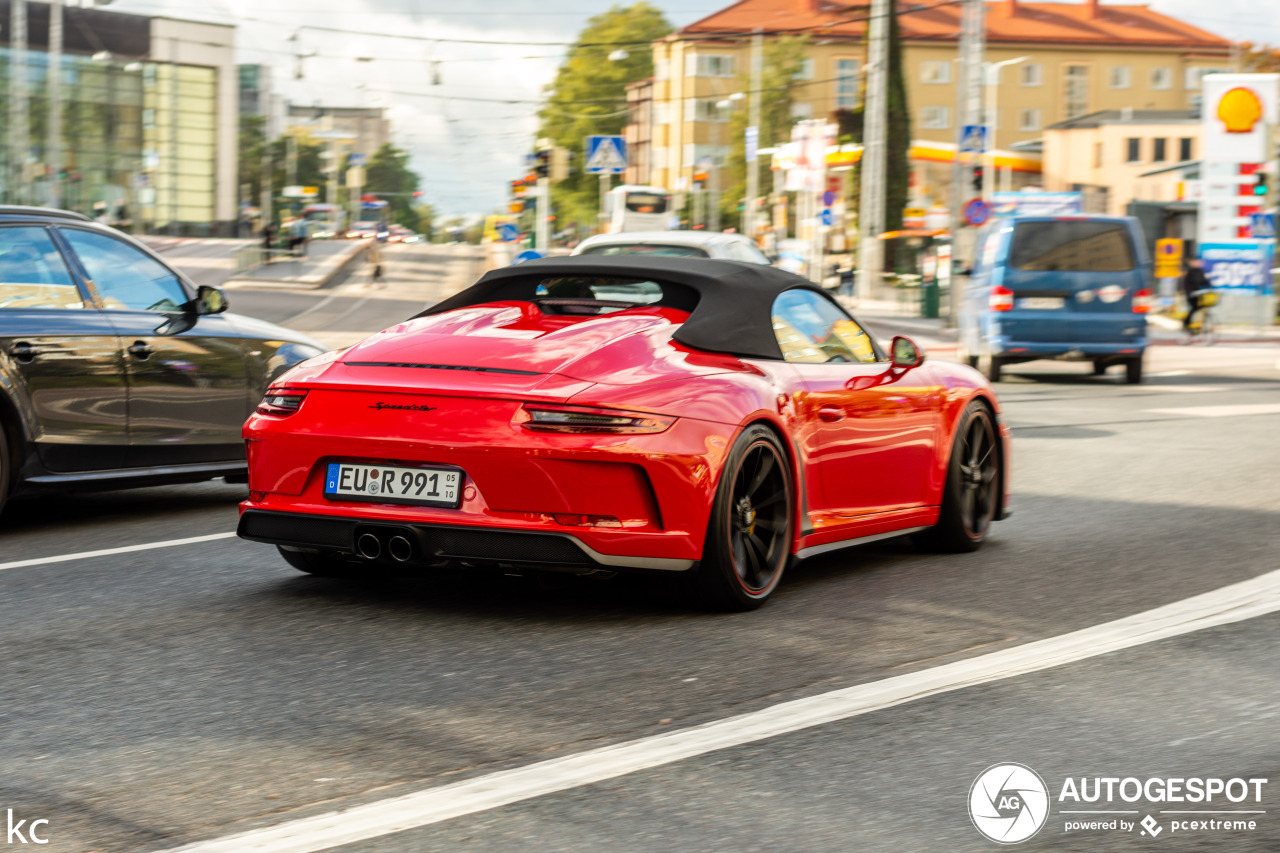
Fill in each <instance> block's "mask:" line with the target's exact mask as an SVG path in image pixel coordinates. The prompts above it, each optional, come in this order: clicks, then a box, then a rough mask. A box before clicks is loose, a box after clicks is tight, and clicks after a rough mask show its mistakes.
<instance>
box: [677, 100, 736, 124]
mask: <svg viewBox="0 0 1280 853" xmlns="http://www.w3.org/2000/svg"><path fill="white" fill-rule="evenodd" d="M717 104H719V100H718V99H716V98H690V99H689V100H687V101H685V102H684V120H685V121H728V120H729V111H728V110H727V109H721V108H720V107H719V106H717Z"/></svg>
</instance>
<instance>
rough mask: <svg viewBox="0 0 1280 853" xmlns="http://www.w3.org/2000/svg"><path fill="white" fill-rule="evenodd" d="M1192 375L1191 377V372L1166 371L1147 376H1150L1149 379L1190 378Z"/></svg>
mask: <svg viewBox="0 0 1280 853" xmlns="http://www.w3.org/2000/svg"><path fill="white" fill-rule="evenodd" d="M1190 375H1191V371H1190V370H1166V371H1164V372H1163V373H1148V374H1147V376H1149V377H1155V376H1190Z"/></svg>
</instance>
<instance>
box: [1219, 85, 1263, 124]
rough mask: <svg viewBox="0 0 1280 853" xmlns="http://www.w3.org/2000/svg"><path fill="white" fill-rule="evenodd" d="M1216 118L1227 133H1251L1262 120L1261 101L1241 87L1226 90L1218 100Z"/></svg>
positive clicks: (1254, 94)
mask: <svg viewBox="0 0 1280 853" xmlns="http://www.w3.org/2000/svg"><path fill="white" fill-rule="evenodd" d="M1218 118H1220V119H1221V120H1222V124H1223V126H1224V127H1225V129H1226V131H1227V133H1253V128H1254V125H1256V124H1257V123H1258V120H1259V119H1261V118H1262V100H1261V99H1260V98H1259V97H1258V96H1257V94H1256V93H1255V92H1254V91H1253V90H1252V89H1246V88H1245V87H1243V86H1236V87H1235V88H1234V89H1228V90H1227V92H1226V93H1225V94H1224V95H1223V96H1222V97H1221V98H1220V99H1219V100H1218Z"/></svg>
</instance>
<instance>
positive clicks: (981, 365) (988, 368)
mask: <svg viewBox="0 0 1280 853" xmlns="http://www.w3.org/2000/svg"><path fill="white" fill-rule="evenodd" d="M976 366H977V368H978V370H979V372H981V373H982V375H983V376H985V377H987V381H988V382H999V381H1000V374H1001V373H1002V372H1003V371H1004V361H1003V360H1002V359H1001V358H1000V356H998V355H992V354H991V353H989V352H988V353H983V354H982V355H981V356H979V357H978V364H977V365H976Z"/></svg>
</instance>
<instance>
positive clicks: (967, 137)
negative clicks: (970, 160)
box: [960, 124, 987, 153]
mask: <svg viewBox="0 0 1280 853" xmlns="http://www.w3.org/2000/svg"><path fill="white" fill-rule="evenodd" d="M986 150H987V126H986V125H985V124H966V125H965V126H964V133H962V134H960V151H961V153H964V152H965V151H986Z"/></svg>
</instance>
